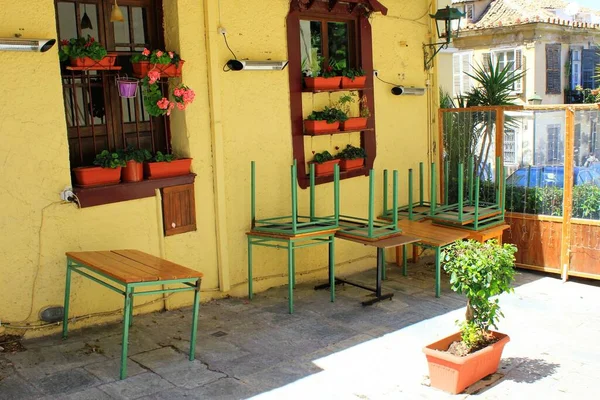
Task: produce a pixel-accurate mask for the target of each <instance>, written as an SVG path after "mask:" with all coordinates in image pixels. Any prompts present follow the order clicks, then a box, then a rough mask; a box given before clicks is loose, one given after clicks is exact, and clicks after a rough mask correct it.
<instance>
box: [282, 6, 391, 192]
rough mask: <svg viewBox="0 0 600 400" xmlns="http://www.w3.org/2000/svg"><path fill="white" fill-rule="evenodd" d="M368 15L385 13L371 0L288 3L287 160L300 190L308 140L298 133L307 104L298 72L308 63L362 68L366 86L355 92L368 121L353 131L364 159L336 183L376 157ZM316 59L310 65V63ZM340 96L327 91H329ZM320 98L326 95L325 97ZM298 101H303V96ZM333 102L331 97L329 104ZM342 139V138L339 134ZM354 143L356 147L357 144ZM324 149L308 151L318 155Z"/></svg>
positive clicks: (305, 183) (357, 173)
mask: <svg viewBox="0 0 600 400" xmlns="http://www.w3.org/2000/svg"><path fill="white" fill-rule="evenodd" d="M372 12H381V13H383V14H386V13H387V9H386V8H385V7H384V6H383V5H382V4H381V3H380V2H379V1H376V0H341V1H329V0H328V1H324V0H292V1H291V3H290V12H289V14H288V17H287V20H286V22H287V39H288V60H289V67H288V68H289V80H290V108H291V120H292V145H293V156H294V159H295V160H296V161H297V162H298V183H299V185H300V187H301V188H306V187H307V186H308V185H309V176H308V172H309V169H308V164H307V163H308V162H309V161H310V159H307V158H308V157H307V156H306V154H307V153H308V154H310V151H308V150H310V147H309V146H310V145H308V146H307V143H310V142H309V141H310V140H311V137H310V136H305V133H304V130H303V99H304V101H309V99H308V96H312V95H314V93H311V94H308V93H307V92H309V90H305V89H304V88H303V70H306V66H307V64H310V63H311V62H315V61H317V62H324V63H325V65H332V66H334V68H336V69H340V70H341V69H345V68H362V69H363V70H364V71H365V75H366V85H365V87H364V88H362V89H360V90H359V91H360V97H362V98H364V105H365V106H366V107H368V108H369V111H370V113H371V118H369V122H368V125H367V128H366V129H365V130H361V131H357V133H356V134H357V135H359V136H360V147H362V148H363V149H365V151H366V154H367V158H366V159H365V163H364V165H363V167H361V168H356V169H354V170H348V171H345V172H342V173H341V175H340V177H341V179H346V178H351V177H354V176H360V175H368V173H369V170H370V169H371V168H372V167H373V163H374V160H375V156H376V153H377V151H376V146H375V144H376V141H375V123H374V120H375V118H374V114H375V110H374V100H373V73H372V72H373V50H372V33H371V25H370V23H369V18H368V17H369V15H370V14H371V13H372ZM315 58H316V60H315ZM336 91H340V89H332V90H330V92H336ZM325 95H326V94H325ZM303 96H304V97H303ZM330 101H331V102H333V98H332V99H331V100H330ZM344 134H346V135H348V134H347V133H344ZM357 144H358V143H357ZM322 150H324V149H320V148H312V151H313V152H314V151H317V152H320V151H322ZM332 180H333V176H332V175H330V176H322V177H317V178H316V183H317V184H320V183H325V182H331V181H332Z"/></svg>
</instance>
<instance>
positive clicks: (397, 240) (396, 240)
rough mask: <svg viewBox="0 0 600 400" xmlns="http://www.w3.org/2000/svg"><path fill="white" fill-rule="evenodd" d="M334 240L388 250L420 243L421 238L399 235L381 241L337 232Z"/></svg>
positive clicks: (386, 237)
mask: <svg viewBox="0 0 600 400" xmlns="http://www.w3.org/2000/svg"><path fill="white" fill-rule="evenodd" d="M335 237H336V238H339V239H344V240H349V241H351V242H355V243H360V244H364V245H365V246H374V247H377V248H380V249H388V248H390V247H397V246H402V245H404V244H410V243H416V242H420V241H421V238H419V237H416V236H411V235H405V234H404V233H400V234H397V235H394V236H385V237H383V238H381V239H375V240H373V239H362V238H359V237H357V236H350V235H344V234H343V233H342V232H338V233H337V234H336V235H335Z"/></svg>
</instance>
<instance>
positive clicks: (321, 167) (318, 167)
mask: <svg viewBox="0 0 600 400" xmlns="http://www.w3.org/2000/svg"><path fill="white" fill-rule="evenodd" d="M339 162H340V160H337V159H336V160H331V161H325V162H323V163H321V164H319V163H317V162H312V163H311V164H314V165H315V176H327V175H333V170H334V168H335V165H336V164H337V163H339Z"/></svg>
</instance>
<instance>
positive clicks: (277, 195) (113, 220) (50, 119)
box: [0, 0, 437, 334]
mask: <svg viewBox="0 0 600 400" xmlns="http://www.w3.org/2000/svg"><path fill="white" fill-rule="evenodd" d="M164 3H165V7H164V14H165V37H166V41H167V48H168V49H174V50H176V51H178V52H180V53H181V55H182V58H183V59H185V60H186V64H185V68H184V75H183V80H184V82H185V83H186V84H187V85H189V86H190V87H192V88H194V89H195V91H196V94H197V96H196V100H195V103H194V104H193V105H191V106H190V107H189V108H188V110H186V111H185V112H183V113H174V116H173V117H172V119H171V124H172V132H173V147H174V149H175V150H176V152H177V153H178V154H180V155H185V156H191V157H193V158H194V162H193V165H192V168H193V172H194V173H196V174H197V177H196V183H195V190H196V193H195V194H196V218H197V226H198V230H197V231H196V232H189V233H185V234H181V235H175V236H171V237H167V238H164V237H163V236H162V234H161V225H160V224H161V219H160V207H159V205H158V204H159V202H158V201H157V199H155V198H147V199H141V200H135V201H129V202H122V203H117V204H111V205H105V206H97V207H91V208H86V209H77V208H76V206H75V205H73V204H60V202H59V196H58V195H59V192H60V191H61V190H62V189H63V188H64V187H65V186H66V185H70V184H71V182H70V174H69V160H68V157H69V153H68V145H67V140H66V125H65V121H64V109H63V102H62V92H61V83H60V71H59V66H58V57H57V51H56V48H54V49H52V50H51V51H49V52H47V53H45V54H39V53H18V52H3V53H2V56H3V59H4V68H5V69H4V73H3V74H2V77H1V78H0V80H1V86H2V87H3V96H2V97H0V133H1V134H2V139H3V140H2V141H0V165H2V167H1V168H2V174H1V175H0V202H1V204H2V209H1V211H0V221H1V227H2V240H0V254H1V256H2V264H0V306H1V307H0V320H2V321H10V322H13V323H15V325H23V324H24V322H23V321H27V322H30V323H34V324H36V323H38V322H37V321H38V317H37V315H38V311H39V310H40V309H41V308H42V307H44V306H47V305H61V304H62V296H63V290H64V271H65V265H64V263H65V259H64V253H65V251H72V250H75V251H77V250H106V249H114V248H137V249H139V250H142V251H146V252H150V253H152V254H155V255H158V256H163V257H165V258H167V259H170V260H172V261H175V262H178V263H181V264H183V265H187V266H189V267H191V268H195V269H198V270H201V271H202V272H204V275H205V278H204V280H203V300H207V299H210V298H211V297H214V296H221V295H223V294H226V293H229V294H232V295H238V296H243V295H245V294H246V290H247V289H246V280H247V275H246V274H247V273H246V262H247V251H246V238H245V235H244V233H245V232H246V231H247V229H248V227H249V219H250V204H249V190H250V179H249V178H250V177H249V175H250V174H249V166H250V161H252V160H256V161H257V180H258V185H259V186H258V188H257V198H258V204H257V214H258V216H259V217H268V216H276V215H282V214H287V213H289V208H290V200H289V166H290V164H291V162H292V143H291V135H290V110H289V87H288V72H287V70H284V71H283V72H277V71H272V72H271V71H269V72H244V71H242V72H229V73H226V72H223V71H222V65H223V64H224V63H225V62H226V61H227V60H228V59H229V58H230V54H229V51H228V50H227V48H226V47H225V44H224V41H223V40H222V37H221V36H220V35H219V34H218V33H217V29H218V27H219V26H223V27H225V28H226V29H227V35H228V39H229V44H230V46H231V47H232V48H233V49H234V50H235V51H236V53H237V55H238V57H240V58H251V59H267V58H270V59H287V43H286V41H287V39H286V27H285V17H286V15H287V12H288V8H289V5H288V2H287V1H277V2H264V1H260V0H255V1H246V2H240V1H238V0H221V1H220V2H217V0H205V1H204V2H201V1H197V0H172V1H165V2H164ZM386 3H388V4H386V5H387V6H388V8H389V14H388V16H385V17H384V16H381V15H374V16H373V17H372V19H371V23H372V25H373V49H374V51H373V53H374V54H373V59H374V67H375V69H377V70H379V74H380V76H381V77H382V78H383V79H385V80H388V81H393V82H398V83H399V84H403V85H406V86H417V87H425V86H426V83H427V82H426V81H427V79H428V78H431V76H429V77H428V76H427V74H426V73H425V71H424V70H423V57H422V44H423V43H424V42H426V41H427V38H428V32H429V27H430V25H429V22H430V21H429V18H421V19H419V20H417V21H414V19H415V18H418V17H421V16H422V15H424V14H425V12H426V11H427V8H428V5H429V2H428V1H426V0H409V1H403V2H395V1H387V2H386ZM28 10H29V11H28V12H27V13H23V12H22V6H21V5H19V4H18V2H9V3H8V4H4V5H3V7H2V8H1V9H0V37H10V36H12V35H13V34H14V33H16V32H21V33H23V36H24V37H56V27H55V16H54V5H53V1H51V0H32V1H30V7H28ZM265 27H268V29H265ZM20 29H24V30H22V31H20ZM430 82H431V80H430ZM40 88H43V89H40ZM434 92H435V94H436V96H435V97H436V98H437V89H435V90H434ZM33 94H35V95H33ZM428 98H429V97H428V96H400V97H396V96H393V95H392V94H391V93H390V86H388V85H385V84H383V83H381V82H378V81H376V82H375V111H376V118H377V119H376V124H377V159H376V161H375V168H376V170H377V172H378V180H377V185H378V188H377V191H376V200H377V203H378V206H377V207H376V209H377V211H380V210H381V206H380V204H381V201H382V195H381V193H382V191H381V171H382V169H383V168H390V169H393V168H396V169H399V170H400V185H401V186H400V187H401V191H400V198H401V201H405V200H406V190H404V188H405V187H406V171H407V169H408V168H409V167H411V166H412V167H416V165H417V163H418V162H419V161H427V157H428V149H429V143H428V140H429V137H428V124H429V120H430V118H429V117H428V104H427V103H428ZM433 114H434V113H432V115H433ZM33 138H35V140H33ZM351 140H354V139H351ZM341 191H342V212H343V213H346V214H353V215H357V216H366V213H367V204H368V179H367V178H366V177H359V178H353V179H349V180H344V181H342V184H341ZM299 195H300V202H301V203H300V204H301V206H300V207H301V211H302V210H303V209H304V210H305V209H306V208H307V207H308V193H307V191H304V190H300V191H299ZM331 198H332V185H331V184H327V185H322V186H319V187H318V200H317V201H318V204H319V209H320V210H318V211H321V212H327V211H328V210H329V209H330V208H331V206H330V204H331V201H330V199H331ZM374 255H375V252H374V250H373V249H370V248H365V247H362V246H357V245H353V244H350V243H348V242H343V241H338V242H337V243H336V258H337V264H338V271H340V272H341V273H348V272H352V271H355V270H359V269H364V268H372V267H373V264H374V260H373V259H374ZM254 261H255V263H254V269H255V276H256V278H257V281H256V284H255V290H257V291H260V290H264V289H267V288H268V287H272V286H276V285H280V284H284V283H286V282H287V277H286V267H285V265H286V257H285V254H284V252H283V251H277V250H273V249H264V248H259V249H257V250H256V251H255V258H254ZM326 263H327V257H326V249H325V248H318V247H317V248H312V249H307V250H302V251H299V252H298V255H297V272H298V273H299V277H298V281H299V282H302V281H305V280H314V279H317V278H324V277H325V275H326V269H325V268H326ZM220 285H221V286H222V287H223V288H224V289H230V290H229V291H227V292H223V291H219V287H220ZM33 292H35V296H32V293H33ZM140 301H143V302H150V301H152V304H150V305H148V306H146V307H143V308H141V309H139V310H138V311H142V312H144V311H150V310H156V309H160V308H162V307H163V303H162V300H160V299H156V298H141V300H140ZM167 302H168V304H167V306H168V307H179V306H182V305H186V304H190V303H191V296H189V294H180V295H174V296H171V297H170V298H169V299H168V301H167ZM71 304H72V306H71V312H70V315H71V316H83V315H88V314H93V313H100V312H107V311H112V310H117V309H119V308H120V307H122V299H121V297H120V296H117V295H115V294H111V293H109V292H107V291H106V290H105V289H104V288H101V287H100V286H99V285H96V284H94V283H92V282H89V281H87V280H84V279H82V278H80V277H75V279H74V281H73V285H72V303H71ZM30 309H31V310H32V312H31V313H30ZM136 312H137V311H136ZM118 318H119V315H118V313H117V314H112V315H109V316H106V315H103V316H99V317H96V318H91V319H84V320H82V321H81V322H80V323H79V325H75V327H76V326H82V325H86V324H89V323H97V322H100V321H104V320H107V319H118ZM52 331H53V330H48V329H44V330H40V331H37V332H36V333H38V334H39V333H49V332H52ZM21 332H22V331H21ZM31 334H33V332H32V333H31Z"/></svg>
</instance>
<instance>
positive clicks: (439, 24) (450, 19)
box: [423, 6, 465, 69]
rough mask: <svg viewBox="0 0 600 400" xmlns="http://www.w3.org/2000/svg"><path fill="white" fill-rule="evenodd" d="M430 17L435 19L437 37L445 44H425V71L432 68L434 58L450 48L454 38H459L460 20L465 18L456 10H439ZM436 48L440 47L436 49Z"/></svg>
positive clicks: (447, 7)
mask: <svg viewBox="0 0 600 400" xmlns="http://www.w3.org/2000/svg"><path fill="white" fill-rule="evenodd" d="M429 16H430V17H431V18H433V19H435V24H436V29H437V35H438V37H439V38H440V39H442V40H443V42H438V43H431V44H424V45H423V51H424V53H425V69H430V68H431V67H432V63H433V58H434V57H435V56H436V55H437V53H439V51H440V50H442V49H446V48H448V45H449V44H450V42H451V41H452V38H455V37H457V36H458V31H459V29H460V19H461V18H462V17H464V16H465V14H464V13H461V12H460V11H458V10H457V9H456V8H450V6H446V8H440V9H439V10H437V12H436V13H435V15H432V14H429ZM436 46H439V47H437V48H436ZM429 48H433V54H431V55H430V54H429V51H428V49H429Z"/></svg>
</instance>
